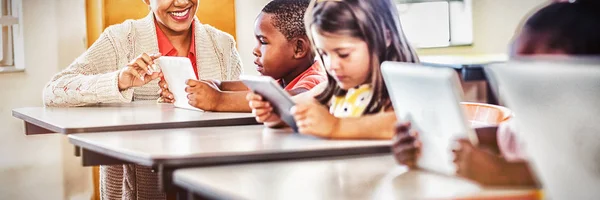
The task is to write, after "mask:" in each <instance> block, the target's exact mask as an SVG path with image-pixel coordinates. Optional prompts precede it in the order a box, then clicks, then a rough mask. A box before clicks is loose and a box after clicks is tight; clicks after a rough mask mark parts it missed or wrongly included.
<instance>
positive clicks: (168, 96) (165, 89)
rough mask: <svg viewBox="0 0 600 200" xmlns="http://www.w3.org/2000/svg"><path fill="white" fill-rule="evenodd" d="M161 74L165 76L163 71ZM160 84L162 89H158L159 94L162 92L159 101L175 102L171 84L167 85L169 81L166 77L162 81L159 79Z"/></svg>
mask: <svg viewBox="0 0 600 200" xmlns="http://www.w3.org/2000/svg"><path fill="white" fill-rule="evenodd" d="M159 76H160V77H164V75H163V73H162V72H161V73H160V74H159ZM158 86H159V87H160V90H159V91H158V94H160V99H159V102H161V103H173V102H175V98H174V97H173V93H171V91H169V86H168V85H167V81H165V80H164V79H161V80H160V81H158Z"/></svg>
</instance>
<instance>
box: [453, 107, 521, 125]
mask: <svg viewBox="0 0 600 200" xmlns="http://www.w3.org/2000/svg"><path fill="white" fill-rule="evenodd" d="M461 105H462V106H463V108H464V109H465V115H466V116H467V120H469V122H470V123H471V126H472V127H473V128H477V127H484V126H497V125H499V124H500V123H502V122H505V121H507V120H509V119H510V118H511V117H512V111H511V110H510V109H508V108H506V107H503V106H497V105H492V104H485V103H473V102H461Z"/></svg>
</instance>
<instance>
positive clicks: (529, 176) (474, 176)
mask: <svg viewBox="0 0 600 200" xmlns="http://www.w3.org/2000/svg"><path fill="white" fill-rule="evenodd" d="M458 143H459V144H460V147H459V148H456V149H454V150H453V153H454V157H455V160H454V163H455V164H456V168H457V174H458V175H459V176H462V177H465V178H468V179H471V180H474V181H476V182H478V183H480V184H483V185H488V186H537V183H536V179H535V176H534V174H533V173H532V172H531V171H530V168H529V165H528V163H527V162H525V161H518V162H509V161H507V160H506V159H504V158H502V157H501V156H498V155H494V154H492V153H490V152H488V151H485V150H483V149H481V148H478V147H475V146H473V145H472V144H471V142H470V141H469V140H466V139H462V140H459V141H458Z"/></svg>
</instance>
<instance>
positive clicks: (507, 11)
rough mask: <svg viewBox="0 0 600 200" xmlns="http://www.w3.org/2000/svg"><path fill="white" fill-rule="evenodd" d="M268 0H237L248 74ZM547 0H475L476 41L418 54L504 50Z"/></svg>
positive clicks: (241, 48)
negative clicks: (256, 31) (256, 32)
mask: <svg viewBox="0 0 600 200" xmlns="http://www.w3.org/2000/svg"><path fill="white" fill-rule="evenodd" d="M268 2H269V0H236V13H237V15H236V23H237V39H238V40H237V42H238V49H239V52H240V55H241V57H242V62H243V63H244V68H245V71H244V73H246V74H258V73H257V72H256V69H255V66H254V64H253V62H254V56H252V48H253V47H254V45H255V44H256V42H255V41H254V35H253V28H254V27H253V25H254V19H255V18H256V15H258V13H259V12H260V10H261V9H262V7H263V6H264V5H265V4H267V3H268ZM546 2H548V0H474V1H473V29H474V30H473V32H474V44H473V45H471V46H464V47H450V48H435V49H420V50H418V52H419V55H445V54H504V53H507V52H508V43H509V42H510V40H511V38H512V36H513V35H514V33H515V30H516V28H517V27H518V26H519V24H520V22H521V21H522V19H523V18H524V17H525V16H527V15H528V14H529V13H530V11H532V10H533V9H535V8H537V7H539V5H541V4H544V3H546Z"/></svg>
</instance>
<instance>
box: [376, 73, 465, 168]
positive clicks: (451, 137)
mask: <svg viewBox="0 0 600 200" xmlns="http://www.w3.org/2000/svg"><path fill="white" fill-rule="evenodd" d="M381 68H382V73H383V78H384V81H385V84H386V86H387V90H388V92H389V94H390V98H391V100H392V104H393V106H394V111H395V112H396V116H397V118H398V120H399V121H410V122H411V124H412V128H414V129H416V130H418V131H419V137H420V140H421V141H422V143H423V148H422V149H421V157H420V158H419V159H418V161H417V166H418V167H420V168H422V169H426V170H430V171H434V172H438V173H443V174H448V175H454V174H455V173H456V167H455V165H454V163H453V159H454V155H453V154H452V148H453V146H454V144H455V142H456V139H458V138H468V139H470V140H471V142H473V143H475V144H476V143H477V136H476V135H475V133H474V131H473V129H471V128H470V126H469V125H468V122H467V120H466V117H465V115H464V110H463V107H462V106H461V105H460V102H461V101H462V98H463V97H462V96H463V93H462V89H461V86H460V82H459V80H458V76H457V74H456V72H455V71H454V69H450V68H441V67H426V66H422V65H418V64H412V63H399V62H384V63H383V64H382V66H381Z"/></svg>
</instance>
